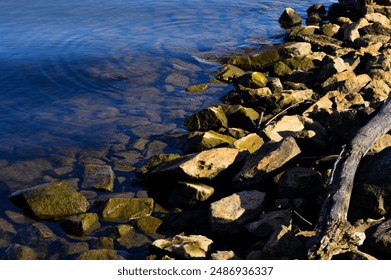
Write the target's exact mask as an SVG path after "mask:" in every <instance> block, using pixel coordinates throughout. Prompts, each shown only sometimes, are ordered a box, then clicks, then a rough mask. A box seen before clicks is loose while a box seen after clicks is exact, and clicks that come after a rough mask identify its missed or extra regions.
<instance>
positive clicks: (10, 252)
mask: <svg viewBox="0 0 391 280" xmlns="http://www.w3.org/2000/svg"><path fill="white" fill-rule="evenodd" d="M6 255H7V259H9V260H36V259H37V254H36V253H35V252H34V250H33V249H32V248H30V247H28V246H23V245H20V244H11V245H10V246H8V248H7V249H6Z"/></svg>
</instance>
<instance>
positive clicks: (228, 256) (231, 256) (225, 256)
mask: <svg viewBox="0 0 391 280" xmlns="http://www.w3.org/2000/svg"><path fill="white" fill-rule="evenodd" d="M210 258H211V260H220V261H222V260H240V258H239V257H238V256H236V254H235V252H234V251H217V252H216V253H213V254H211V255H210Z"/></svg>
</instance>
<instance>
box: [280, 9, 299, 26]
mask: <svg viewBox="0 0 391 280" xmlns="http://www.w3.org/2000/svg"><path fill="white" fill-rule="evenodd" d="M302 21H303V19H302V18H301V17H300V16H299V15H298V14H297V13H296V12H295V10H294V9H292V8H286V9H285V10H284V12H283V13H282V14H281V16H280V18H279V19H278V22H279V23H280V24H281V25H282V26H283V27H284V28H290V27H293V26H295V25H301V23H302Z"/></svg>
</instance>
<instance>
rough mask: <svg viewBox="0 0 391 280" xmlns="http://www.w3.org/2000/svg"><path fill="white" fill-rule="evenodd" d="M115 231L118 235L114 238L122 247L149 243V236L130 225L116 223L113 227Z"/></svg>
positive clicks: (129, 247) (128, 247)
mask: <svg viewBox="0 0 391 280" xmlns="http://www.w3.org/2000/svg"><path fill="white" fill-rule="evenodd" d="M115 233H116V235H117V236H118V237H117V239H116V241H117V243H118V245H120V246H121V247H123V248H124V249H131V248H137V247H144V246H145V245H146V244H148V243H150V240H149V238H148V237H147V236H146V235H145V234H143V233H138V232H136V231H135V230H134V228H133V226H131V225H127V224H122V225H118V226H116V228H115Z"/></svg>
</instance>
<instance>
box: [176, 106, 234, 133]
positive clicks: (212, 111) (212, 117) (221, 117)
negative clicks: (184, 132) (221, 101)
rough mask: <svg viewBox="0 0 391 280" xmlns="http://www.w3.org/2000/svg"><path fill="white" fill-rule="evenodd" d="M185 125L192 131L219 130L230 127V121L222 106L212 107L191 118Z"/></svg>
mask: <svg viewBox="0 0 391 280" xmlns="http://www.w3.org/2000/svg"><path fill="white" fill-rule="evenodd" d="M184 125H185V126H186V127H187V128H188V129H189V130H190V131H208V130H218V129H219V128H225V127H228V120H227V117H226V116H225V114H224V111H223V110H222V109H221V107H220V106H211V107H208V108H206V109H203V110H201V111H199V112H198V113H195V114H194V115H192V116H190V117H189V118H188V119H187V120H186V121H185V123H184Z"/></svg>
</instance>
